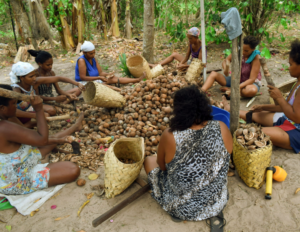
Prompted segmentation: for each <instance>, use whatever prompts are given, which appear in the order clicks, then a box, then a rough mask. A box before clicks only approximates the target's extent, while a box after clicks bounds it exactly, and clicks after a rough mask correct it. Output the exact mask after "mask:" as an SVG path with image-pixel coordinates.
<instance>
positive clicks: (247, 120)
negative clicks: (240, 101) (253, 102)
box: [246, 110, 253, 124]
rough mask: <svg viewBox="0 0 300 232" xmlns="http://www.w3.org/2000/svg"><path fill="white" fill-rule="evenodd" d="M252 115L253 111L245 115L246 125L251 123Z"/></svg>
mask: <svg viewBox="0 0 300 232" xmlns="http://www.w3.org/2000/svg"><path fill="white" fill-rule="evenodd" d="M252 115H253V111H251V110H250V111H249V112H248V113H247V114H246V123H247V124H248V123H252Z"/></svg>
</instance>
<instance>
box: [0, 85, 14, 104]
mask: <svg viewBox="0 0 300 232" xmlns="http://www.w3.org/2000/svg"><path fill="white" fill-rule="evenodd" d="M0 88H2V89H7V90H10V91H12V90H13V88H12V87H11V86H10V85H3V84H2V85H0ZM10 100H12V99H11V98H7V97H1V96H0V106H8V103H9V101H10Z"/></svg>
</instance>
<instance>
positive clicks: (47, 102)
mask: <svg viewBox="0 0 300 232" xmlns="http://www.w3.org/2000/svg"><path fill="white" fill-rule="evenodd" d="M44 103H45V104H49V105H53V106H58V107H61V108H66V109H70V110H74V106H72V105H67V104H63V103H58V102H54V101H46V102H44Z"/></svg>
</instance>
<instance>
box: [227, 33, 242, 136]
mask: <svg viewBox="0 0 300 232" xmlns="http://www.w3.org/2000/svg"><path fill="white" fill-rule="evenodd" d="M242 51H243V40H242V35H240V36H239V37H237V38H235V39H233V40H232V53H231V54H232V58H231V65H232V67H231V70H232V74H231V94H230V132H231V134H233V133H234V132H235V131H236V130H237V128H238V126H239V118H240V116H239V112H240V76H241V65H242Z"/></svg>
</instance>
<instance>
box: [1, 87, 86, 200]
mask: <svg viewBox="0 0 300 232" xmlns="http://www.w3.org/2000/svg"><path fill="white" fill-rule="evenodd" d="M0 88H3V89H7V90H12V87H11V86H9V85H0ZM30 104H31V105H32V106H33V108H34V110H35V112H36V120H37V131H35V130H30V129H27V128H25V127H22V126H20V125H17V124H15V123H11V122H9V121H8V119H9V118H11V117H15V116H16V110H17V100H16V99H10V98H6V97H0V119H1V121H0V164H1V168H0V176H1V178H0V193H1V194H6V195H19V194H28V193H31V192H34V191H36V190H39V189H44V188H48V187H51V186H54V185H59V184H64V183H69V182H72V181H75V180H76V179H77V177H78V176H79V175H80V169H79V167H78V166H77V165H76V164H74V163H72V162H58V163H52V164H49V163H45V164H41V163H40V160H41V159H42V158H45V157H46V155H47V154H48V153H50V152H51V151H52V150H53V149H54V148H55V147H56V146H57V144H62V143H66V141H67V140H66V136H67V135H70V134H71V133H74V132H75V131H79V130H81V129H82V125H81V121H82V120H83V115H81V117H79V119H78V120H77V122H76V124H75V125H74V126H72V127H71V128H68V129H67V130H64V131H61V132H59V133H57V134H56V135H54V136H52V137H51V138H50V137H49V136H48V125H47V122H46V119H45V114H44V110H43V103H42V99H41V98H40V97H39V96H31V100H30Z"/></svg>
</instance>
